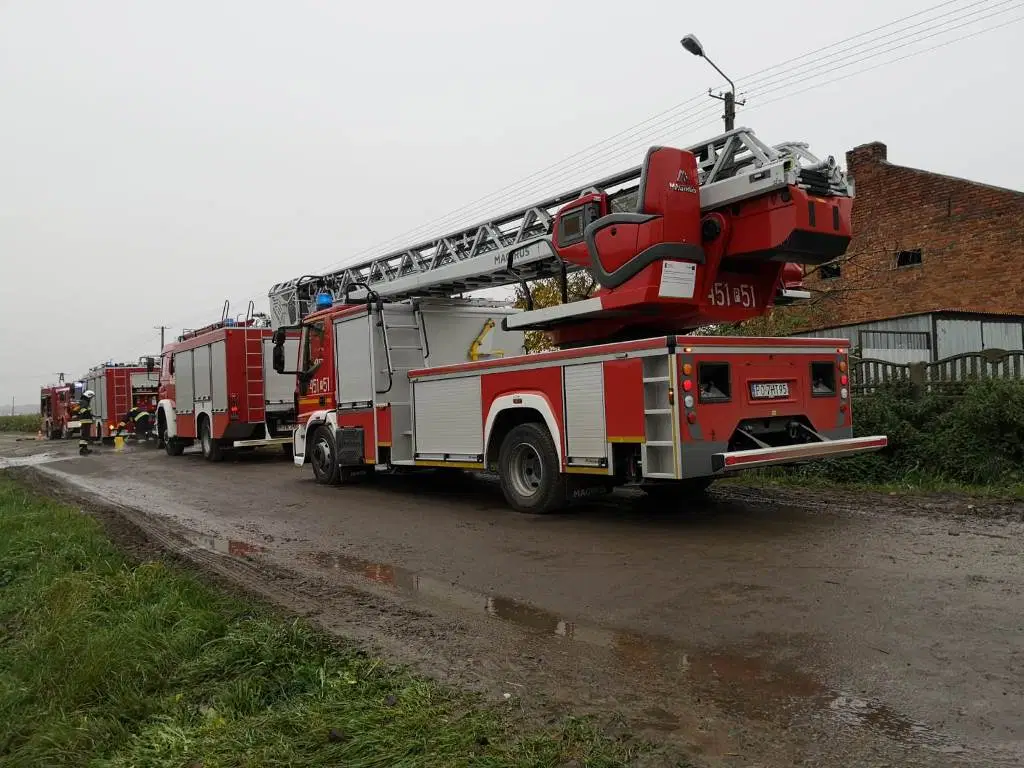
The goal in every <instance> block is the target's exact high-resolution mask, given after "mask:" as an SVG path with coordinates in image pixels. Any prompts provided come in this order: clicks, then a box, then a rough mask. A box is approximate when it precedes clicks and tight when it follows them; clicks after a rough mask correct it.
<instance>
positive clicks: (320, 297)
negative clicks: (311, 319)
mask: <svg viewBox="0 0 1024 768" xmlns="http://www.w3.org/2000/svg"><path fill="white" fill-rule="evenodd" d="M332 304H334V297H333V296H331V294H329V293H327V292H326V291H321V292H320V293H318V294H317V295H316V308H317V309H327V308H328V307H330V306H331V305H332Z"/></svg>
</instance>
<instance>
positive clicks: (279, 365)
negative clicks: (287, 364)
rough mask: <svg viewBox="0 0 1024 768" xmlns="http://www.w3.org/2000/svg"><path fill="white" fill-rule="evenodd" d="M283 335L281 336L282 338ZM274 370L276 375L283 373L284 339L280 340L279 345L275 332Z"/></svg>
mask: <svg viewBox="0 0 1024 768" xmlns="http://www.w3.org/2000/svg"><path fill="white" fill-rule="evenodd" d="M283 335H284V334H282V336H283ZM273 354H274V370H275V371H277V372H278V373H284V339H283V338H282V339H281V343H280V344H278V343H277V332H276V331H275V333H274V353H273Z"/></svg>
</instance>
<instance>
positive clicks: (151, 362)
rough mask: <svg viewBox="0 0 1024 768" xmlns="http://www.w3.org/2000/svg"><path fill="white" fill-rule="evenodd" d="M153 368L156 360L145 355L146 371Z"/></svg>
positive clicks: (149, 371)
mask: <svg viewBox="0 0 1024 768" xmlns="http://www.w3.org/2000/svg"><path fill="white" fill-rule="evenodd" d="M155 368H156V360H154V359H153V358H152V357H147V358H146V373H152V372H153V370H154V369H155Z"/></svg>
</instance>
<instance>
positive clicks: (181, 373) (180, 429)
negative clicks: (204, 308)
mask: <svg viewBox="0 0 1024 768" xmlns="http://www.w3.org/2000/svg"><path fill="white" fill-rule="evenodd" d="M228 309H229V307H228V304H227V302H225V305H224V311H223V313H222V315H221V319H220V321H219V322H216V323H213V324H211V325H208V326H205V327H203V328H199V329H197V330H192V331H186V332H185V333H183V334H182V335H181V336H179V337H178V339H177V340H176V341H174V342H172V343H170V344H168V345H166V346H165V347H164V350H163V353H162V355H161V363H160V393H159V403H158V406H157V421H156V424H157V430H158V434H159V436H160V442H161V444H162V445H163V447H164V448H165V449H166V451H167V453H168V455H170V456H180V455H181V454H182V452H184V450H185V448H186V447H187V446H189V445H192V444H193V443H194V442H195V441H197V440H198V441H199V443H200V446H201V448H202V453H203V456H204V457H205V458H206V459H208V460H210V461H219V460H221V459H222V458H223V455H224V451H225V450H226V449H231V448H255V447H259V446H268V445H280V446H284V447H285V449H286V450H287V451H290V450H291V443H292V438H291V433H292V428H293V427H294V425H295V408H296V406H295V378H294V376H288V375H282V374H279V373H276V372H275V371H274V369H273V367H272V365H271V357H272V348H271V336H272V330H271V328H270V325H269V322H268V319H267V317H266V316H265V315H261V314H257V313H256V312H255V311H254V307H253V304H252V302H250V304H249V311H248V312H247V314H246V316H245V318H239V319H231V318H230V317H229V316H228ZM283 343H287V344H288V345H289V346H290V347H291V349H290V350H289V351H290V352H292V353H294V354H297V350H298V334H297V333H295V334H292V337H291V338H290V339H289V340H288V341H287V342H283Z"/></svg>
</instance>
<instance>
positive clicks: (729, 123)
mask: <svg viewBox="0 0 1024 768" xmlns="http://www.w3.org/2000/svg"><path fill="white" fill-rule="evenodd" d="M679 44H680V45H682V46H683V48H684V49H685V50H687V51H688V52H690V53H692V54H693V55H694V56H700V57H701V58H702V59H704V61H706V62H707V63H708V64H710V65H711V66H712V67H714V68H715V71H716V72H717V73H718V74H720V75H721V76H722V77H724V78H725V80H726V82H727V83H729V90H728V91H726V92H725V93H724V94H718V95H715V94H714V93H712V92H711V89H710V88H708V95H709V96H711V97H712V98H713V99H720V100H721V101H724V102H725V114H724V115H723V116H722V117H723V118H724V120H725V130H727V131H731V130H732V129H733V125H734V123H735V122H736V86H735V85H734V84H733V82H732V80H730V79H729V76H728V75H726V74H725V72H723V71H722V70H720V69H719V68H718V65H717V64H715V62H713V61H712V60H711V59H709V58H708V56H707V54H706V53H705V52H704V46H703V45H701V44H700V40H698V39H697V36H696V35H687V36H686V37H684V38H683V39H682V40H680V41H679ZM740 104H743V102H742V101H741V102H740Z"/></svg>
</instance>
